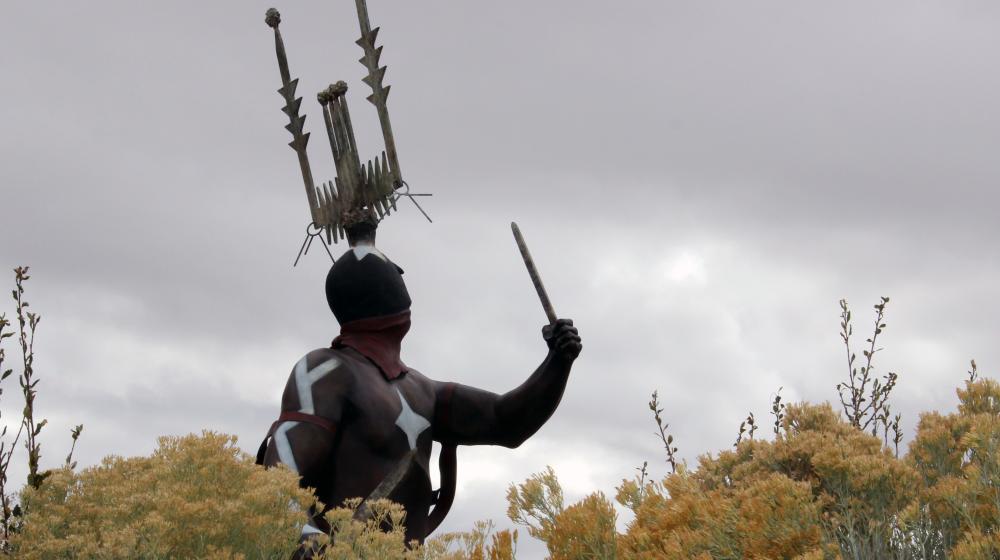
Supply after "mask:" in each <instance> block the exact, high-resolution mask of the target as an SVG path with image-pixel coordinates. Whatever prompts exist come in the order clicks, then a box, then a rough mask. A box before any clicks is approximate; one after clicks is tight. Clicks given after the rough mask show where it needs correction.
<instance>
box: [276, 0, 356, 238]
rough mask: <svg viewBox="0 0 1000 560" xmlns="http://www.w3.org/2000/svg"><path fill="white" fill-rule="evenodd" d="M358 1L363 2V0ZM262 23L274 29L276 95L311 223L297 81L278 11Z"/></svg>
mask: <svg viewBox="0 0 1000 560" xmlns="http://www.w3.org/2000/svg"><path fill="white" fill-rule="evenodd" d="M360 1H362V2H363V1H364V0H360ZM264 22H265V23H267V25H268V27H271V28H272V29H274V51H275V54H276V55H277V57H278V71H279V73H280V74H281V89H279V90H278V93H279V94H281V96H282V97H283V98H284V99H285V108H284V110H285V114H287V115H288V118H289V124H290V126H291V128H290V129H289V132H291V133H292V141H291V142H290V143H289V144H288V145H289V146H291V148H292V149H293V150H295V153H296V155H297V156H298V159H299V170H300V171H301V172H302V183H303V185H304V186H305V189H306V198H307V199H308V201H309V213H310V216H311V218H312V219H313V221H315V220H316V219H317V217H318V214H317V204H316V193H315V192H314V190H313V189H314V186H315V183H314V182H313V178H312V168H311V167H310V166H309V156H308V155H307V154H306V145H307V144H308V143H309V135H308V134H305V133H303V132H302V126H303V119H300V118H299V117H298V110H299V103H298V101H296V100H295V99H294V97H295V88H296V87H297V86H298V80H297V79H296V80H292V78H291V72H290V71H289V69H288V56H287V54H286V53H285V42H284V40H283V39H282V37H281V30H280V29H278V26H279V25H280V24H281V14H280V13H278V10H275V9H274V8H271V9H270V10H268V11H267V14H265V16H264ZM286 128H288V127H286Z"/></svg>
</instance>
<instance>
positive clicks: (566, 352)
mask: <svg viewBox="0 0 1000 560" xmlns="http://www.w3.org/2000/svg"><path fill="white" fill-rule="evenodd" d="M542 338H544V339H545V343H546V344H548V345H549V350H551V351H552V352H554V353H555V354H556V355H557V356H558V357H560V358H562V359H563V360H566V361H567V362H572V361H573V360H575V359H576V357H577V356H579V355H580V350H583V343H582V342H581V340H580V333H579V332H577V330H576V327H574V326H573V320H572V319H559V320H557V321H556V323H555V324H554V325H545V326H544V327H542Z"/></svg>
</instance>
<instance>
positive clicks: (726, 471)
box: [508, 379, 1000, 560]
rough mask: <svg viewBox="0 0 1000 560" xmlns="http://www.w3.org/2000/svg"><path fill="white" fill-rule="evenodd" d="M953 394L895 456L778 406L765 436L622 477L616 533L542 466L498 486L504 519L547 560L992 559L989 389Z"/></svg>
mask: <svg viewBox="0 0 1000 560" xmlns="http://www.w3.org/2000/svg"><path fill="white" fill-rule="evenodd" d="M958 397H959V407H958V411H957V412H955V413H952V414H947V415H942V414H939V413H936V412H933V413H925V414H923V415H922V416H921V419H920V422H919V425H918V427H917V433H916V435H915V438H914V440H913V442H912V443H911V444H910V447H909V451H908V453H907V454H906V456H904V457H902V458H897V457H896V455H895V453H893V452H892V451H890V450H889V448H888V447H887V446H886V445H885V441H884V440H883V439H880V438H878V437H875V436H872V435H871V434H870V433H865V432H862V431H861V430H859V429H857V427H855V426H852V425H851V424H850V423H848V422H847V421H845V420H844V419H843V417H842V416H841V415H840V414H838V413H837V412H835V411H834V410H833V409H832V408H831V406H830V405H829V404H822V405H810V404H798V405H790V406H788V407H787V408H786V409H783V410H784V414H783V416H782V417H781V418H780V425H779V428H780V429H779V430H778V434H777V435H776V436H775V438H774V439H773V440H772V441H763V440H759V439H757V440H754V439H743V440H742V441H740V442H739V443H738V444H737V445H736V446H735V449H733V450H728V451H723V452H721V453H718V454H717V455H715V456H711V455H705V456H702V457H700V458H699V460H698V465H697V468H695V469H692V470H688V469H687V468H685V467H684V466H683V465H682V466H681V467H680V468H679V469H678V470H677V472H676V473H671V474H670V475H668V476H667V477H666V478H664V479H663V480H662V481H661V482H650V481H647V480H645V478H644V477H643V478H642V479H639V480H625V481H623V482H622V485H621V486H620V487H619V488H618V494H617V496H616V498H617V500H618V502H619V503H621V504H622V505H624V506H626V507H627V508H629V509H630V510H632V512H633V513H634V519H633V520H632V521H631V522H630V523H629V524H628V526H627V529H626V531H625V532H624V533H623V534H617V533H615V532H614V531H613V527H614V511H613V510H612V509H611V508H610V504H607V505H606V506H605V504H606V500H603V496H601V495H600V494H592V495H591V496H588V497H587V498H585V499H584V500H582V501H581V502H578V503H577V504H574V505H570V506H568V507H564V506H563V495H562V489H561V487H560V486H559V481H558V479H557V478H556V475H555V473H554V472H552V470H551V469H549V470H547V471H546V472H544V473H541V474H537V475H534V476H533V477H532V478H530V479H528V480H527V481H525V482H524V483H523V484H521V485H517V486H512V487H511V489H510V491H509V493H508V502H509V505H510V510H509V516H510V518H511V519H512V520H514V521H515V522H518V523H521V524H524V525H527V526H528V529H529V532H530V533H531V534H532V535H533V536H536V537H538V538H540V539H542V540H544V541H545V542H546V544H547V545H548V548H549V552H550V554H551V558H553V559H561V558H623V559H650V560H651V559H691V558H694V559H700V560H707V559H713V560H715V559H733V560H736V559H764V558H768V559H777V558H784V559H797V560H820V559H837V558H845V559H846V558H880V559H881V558H886V559H901V560H902V559H911V558H912V559H937V558H940V559H945V558H954V559H970V560H971V559H986V558H996V559H1000V384H998V383H997V382H995V381H993V380H989V379H979V380H970V381H969V382H967V383H966V386H965V388H963V389H959V390H958ZM602 500H603V501H602ZM571 512H572V514H571ZM609 527H610V528H612V530H611V531H610V532H609V529H608V528H609Z"/></svg>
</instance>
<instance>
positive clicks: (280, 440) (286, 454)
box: [274, 422, 299, 473]
mask: <svg viewBox="0 0 1000 560" xmlns="http://www.w3.org/2000/svg"><path fill="white" fill-rule="evenodd" d="M298 425H299V423H298V422H282V424H281V425H280V426H278V429H277V430H275V431H274V446H275V447H276V448H277V449H278V460H279V461H281V462H282V463H284V465H285V466H286V467H288V468H290V469H292V471H293V472H296V473H297V472H299V466H298V465H296V464H295V455H292V444H291V443H289V442H288V430H291V429H292V428H294V427H295V426H298Z"/></svg>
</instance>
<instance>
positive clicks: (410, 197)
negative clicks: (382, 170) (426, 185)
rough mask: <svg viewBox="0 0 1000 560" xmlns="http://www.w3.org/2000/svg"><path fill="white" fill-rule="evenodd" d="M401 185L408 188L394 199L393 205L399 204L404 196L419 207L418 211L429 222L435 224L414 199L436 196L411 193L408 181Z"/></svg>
mask: <svg viewBox="0 0 1000 560" xmlns="http://www.w3.org/2000/svg"><path fill="white" fill-rule="evenodd" d="M400 183H402V186H403V187H406V191H405V192H402V193H399V194H397V195H396V198H395V199H393V201H392V203H393V204H396V203H397V202H399V199H401V198H403V197H404V196H405V197H407V198H409V199H410V202H412V203H413V205H414V206H416V207H417V210H420V213H421V214H423V215H424V217H425V218H427V221H428V222H430V223H432V224H433V223H434V220H432V219H431V217H430V216H428V215H427V212H424V209H423V208H422V207H421V206H420V204H419V203H417V200H416V199H415V198H413V197H415V196H434V195H433V193H411V192H410V185H409V184H408V183H407V182H406V181H400ZM397 190H399V189H397Z"/></svg>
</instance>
